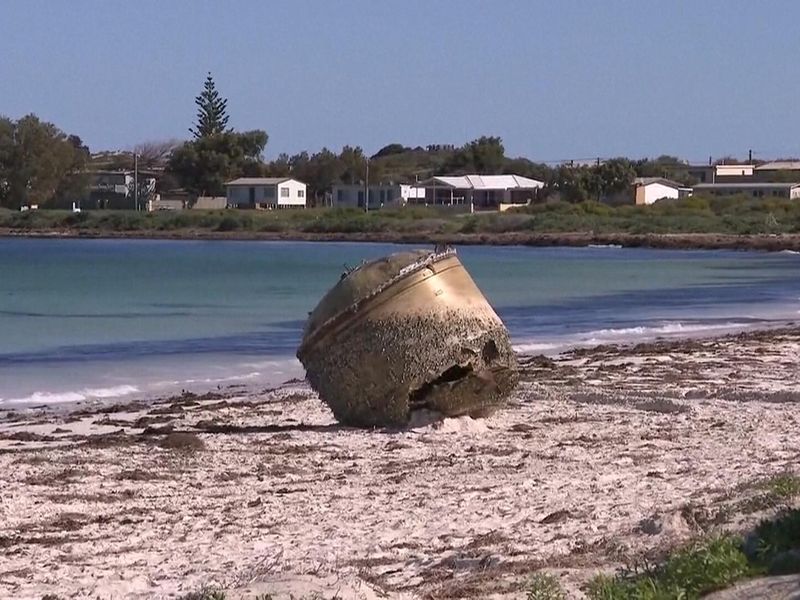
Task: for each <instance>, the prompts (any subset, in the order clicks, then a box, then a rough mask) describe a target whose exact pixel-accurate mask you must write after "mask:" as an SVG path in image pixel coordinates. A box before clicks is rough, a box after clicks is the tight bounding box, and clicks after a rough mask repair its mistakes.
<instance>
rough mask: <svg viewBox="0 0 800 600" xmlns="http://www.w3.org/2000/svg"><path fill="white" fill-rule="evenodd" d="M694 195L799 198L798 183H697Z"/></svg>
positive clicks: (799, 186)
mask: <svg viewBox="0 0 800 600" xmlns="http://www.w3.org/2000/svg"><path fill="white" fill-rule="evenodd" d="M692 189H693V190H694V193H695V194H704V195H707V196H738V195H742V194H744V195H747V196H752V197H753V198H792V199H794V198H800V183H764V182H751V183H699V184H697V185H695V186H694V187H693V188H692Z"/></svg>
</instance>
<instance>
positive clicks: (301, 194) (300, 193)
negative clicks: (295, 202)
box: [297, 190, 306, 198]
mask: <svg viewBox="0 0 800 600" xmlns="http://www.w3.org/2000/svg"><path fill="white" fill-rule="evenodd" d="M297 197H298V198H305V197H306V191H305V190H297Z"/></svg>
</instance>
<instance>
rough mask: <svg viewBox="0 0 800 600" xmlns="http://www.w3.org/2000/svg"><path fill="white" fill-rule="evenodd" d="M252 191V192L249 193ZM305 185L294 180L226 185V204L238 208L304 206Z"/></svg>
mask: <svg viewBox="0 0 800 600" xmlns="http://www.w3.org/2000/svg"><path fill="white" fill-rule="evenodd" d="M251 190H252V192H251ZM306 194H307V190H306V184H305V183H302V182H300V181H297V180H295V179H287V180H286V181H282V182H280V183H252V184H241V185H238V184H237V185H228V188H227V196H228V204H229V205H231V206H236V207H239V208H250V207H254V205H255V206H278V207H281V206H285V207H305V206H306V200H307V198H306Z"/></svg>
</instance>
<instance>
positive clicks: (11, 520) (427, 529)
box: [0, 331, 800, 600]
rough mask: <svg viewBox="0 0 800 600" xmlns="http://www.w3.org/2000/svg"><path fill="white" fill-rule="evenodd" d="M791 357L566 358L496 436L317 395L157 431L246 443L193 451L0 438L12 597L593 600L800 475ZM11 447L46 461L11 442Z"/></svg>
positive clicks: (178, 419) (2, 547)
mask: <svg viewBox="0 0 800 600" xmlns="http://www.w3.org/2000/svg"><path fill="white" fill-rule="evenodd" d="M799 348H800V333H798V332H792V331H784V332H780V333H774V334H770V335H766V334H758V335H751V336H743V337H741V338H725V339H724V340H722V341H706V342H702V343H701V342H691V343H689V342H687V343H686V344H685V345H681V344H671V345H667V346H664V347H662V348H655V349H653V350H652V351H649V350H647V349H646V348H645V349H640V350H639V351H636V352H633V351H624V352H616V351H614V352H611V353H604V352H598V351H594V352H586V353H583V354H581V355H579V356H578V355H576V356H570V355H567V356H564V357H562V358H561V359H559V360H558V361H556V363H554V364H552V365H549V364H546V365H544V366H540V367H537V366H536V365H533V364H531V365H528V366H527V367H526V368H525V371H524V379H525V380H526V381H524V382H523V384H522V385H521V386H520V389H519V391H518V392H517V393H516V394H515V396H514V398H513V405H512V406H511V407H510V408H508V409H507V410H504V411H502V412H500V413H499V414H497V415H496V416H494V417H492V418H489V419H486V420H481V421H474V420H472V419H468V418H464V419H457V420H448V421H445V422H444V423H439V424H433V425H427V426H424V427H419V428H417V429H412V430H407V431H401V432H388V431H364V430H355V429H348V428H343V427H340V426H338V425H337V424H336V423H335V422H334V421H333V419H332V417H331V414H330V412H329V411H328V410H327V408H326V407H325V406H324V405H323V404H322V403H321V402H319V400H318V399H317V398H316V397H314V396H313V394H311V393H310V392H309V391H308V390H307V389H305V388H304V387H299V388H296V389H293V388H286V389H283V390H279V391H276V392H271V393H265V394H263V395H259V396H257V397H254V398H251V399H250V400H251V401H252V402H244V403H242V402H231V403H230V404H229V405H220V404H219V402H218V400H215V399H208V400H202V401H200V402H198V403H197V405H192V403H189V404H188V405H185V406H183V407H179V408H182V410H180V411H178V410H177V409H176V412H174V413H172V414H167V415H164V414H156V415H152V414H151V415H150V416H155V417H156V418H159V419H168V420H169V422H170V423H171V424H172V425H173V426H174V427H175V428H176V429H180V430H186V431H190V430H194V429H195V428H194V427H193V426H195V425H200V427H199V429H201V430H202V429H204V428H205V429H207V428H208V425H209V424H211V423H216V424H218V425H234V426H239V427H241V428H242V429H240V430H235V431H228V432H224V433H200V434H199V437H200V438H201V439H202V440H203V441H204V442H205V445H206V448H205V449H203V450H196V451H182V450H176V449H170V448H163V447H161V446H160V445H159V444H158V441H159V440H161V439H163V435H155V436H142V435H139V433H140V432H141V431H142V427H141V426H140V427H135V426H134V423H135V421H136V419H138V418H139V417H141V416H143V415H146V414H147V412H148V411H147V410H142V411H127V412H121V413H116V414H115V413H111V414H108V415H89V416H84V417H82V418H81V420H79V421H75V420H72V421H71V420H70V418H69V417H68V416H64V415H60V416H59V415H55V416H54V415H49V416H45V417H44V419H45V420H47V421H48V422H46V423H43V422H42V420H43V417H42V416H41V415H40V416H37V417H35V418H32V419H30V420H23V421H17V422H14V421H7V422H3V423H0V449H2V450H3V452H2V453H0V488H2V489H3V494H2V500H0V597H9V598H36V599H37V600H38V599H40V598H41V597H42V596H43V595H44V594H47V593H55V594H59V595H62V596H65V597H73V596H74V597H92V598H95V597H99V598H121V597H125V598H162V597H164V598H167V597H176V596H178V595H180V594H184V593H186V592H189V591H194V590H197V589H199V588H200V587H202V586H207V585H213V586H219V587H222V588H224V589H226V590H228V592H229V593H228V597H229V598H252V597H254V594H255V593H263V592H267V591H269V592H272V593H273V594H274V596H275V597H280V598H288V595H289V594H293V595H294V596H295V597H298V596H302V595H303V594H312V593H314V592H315V591H316V592H318V593H320V594H322V597H325V598H332V597H341V598H378V597H391V598H420V597H424V596H431V597H439V598H459V597H463V598H476V597H490V596H492V597H509V598H511V597H519V595H520V591H519V590H520V586H522V585H524V580H525V578H526V577H527V576H529V575H530V574H532V573H533V572H535V571H536V570H538V569H547V570H548V571H550V572H552V573H555V574H556V575H557V576H559V577H560V578H561V579H562V583H563V584H564V586H565V587H566V588H567V589H568V590H569V591H570V594H571V597H579V596H580V593H579V591H578V588H579V586H580V585H581V584H582V583H584V582H585V581H586V580H587V579H589V578H591V576H592V575H593V574H594V573H596V572H597V571H599V570H601V569H608V568H612V567H613V566H615V565H617V564H619V562H620V561H621V560H623V559H624V558H625V557H626V556H635V555H638V554H640V553H642V552H646V551H648V550H652V549H655V548H664V547H667V546H668V545H669V544H672V543H676V542H679V541H681V540H685V539H687V538H688V537H690V536H693V535H697V534H698V533H699V532H700V531H701V530H702V529H703V528H704V527H706V526H708V525H707V522H706V521H707V517H708V518H710V516H713V515H714V514H716V513H715V511H716V510H717V509H718V508H719V507H721V506H731V505H732V503H735V502H736V501H737V500H738V499H739V498H743V497H749V496H752V495H753V494H758V493H759V492H758V486H757V482H758V481H760V480H761V479H763V478H764V477H767V476H770V475H773V474H777V473H781V472H784V471H786V470H787V469H793V468H795V465H797V464H800V436H798V435H797V431H800V428H798V425H799V423H798V420H800V413H798V402H800V392H798V391H799V390H800V386H799V385H798V384H800V370H799V369H797V368H796V362H797V351H798V349H799ZM165 407H169V403H162V404H158V405H156V409H157V410H156V411H155V412H156V413H158V412H163V409H164V408H165ZM159 409H160V410H159ZM0 415H2V413H0ZM93 421H97V423H96V424H93ZM140 425H141V424H140ZM163 425H164V423H157V424H153V425H152V426H154V427H159V426H163ZM56 428H61V429H68V430H71V431H69V432H62V433H57V434H53V433H52V432H53V431H54V430H55V429H56ZM120 430H121V431H122V432H123V433H122V434H120V435H117V436H114V437H112V438H110V439H108V438H107V439H105V440H97V439H94V440H92V439H91V438H87V437H86V436H91V435H92V434H93V433H107V432H109V431H120ZM19 431H30V432H35V433H38V434H42V435H49V434H51V435H52V437H53V438H54V439H53V440H50V439H44V440H41V439H40V440H32V441H20V440H13V439H2V438H4V437H5V438H8V436H9V435H10V434H12V433H15V432H19ZM87 439H90V440H91V441H90V443H87V442H86V440H87ZM758 516H759V515H758V514H740V515H735V518H734V519H732V520H731V521H730V522H726V523H722V525H724V526H727V527H741V526H745V525H747V524H749V523H752V522H753V520H755V519H756V518H757V517H758ZM337 590H338V594H339V595H338V596H337V595H336V594H337Z"/></svg>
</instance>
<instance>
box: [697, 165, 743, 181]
mask: <svg viewBox="0 0 800 600" xmlns="http://www.w3.org/2000/svg"><path fill="white" fill-rule="evenodd" d="M686 170H687V171H688V173H689V175H690V176H691V177H693V178H695V179H697V180H698V181H699V182H700V183H735V182H743V180H746V179H747V178H750V177H752V176H753V173H754V172H755V166H754V165H689V166H688V167H687V168H686Z"/></svg>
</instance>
